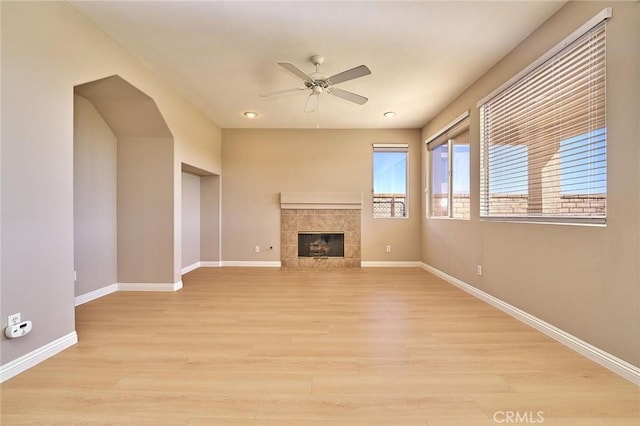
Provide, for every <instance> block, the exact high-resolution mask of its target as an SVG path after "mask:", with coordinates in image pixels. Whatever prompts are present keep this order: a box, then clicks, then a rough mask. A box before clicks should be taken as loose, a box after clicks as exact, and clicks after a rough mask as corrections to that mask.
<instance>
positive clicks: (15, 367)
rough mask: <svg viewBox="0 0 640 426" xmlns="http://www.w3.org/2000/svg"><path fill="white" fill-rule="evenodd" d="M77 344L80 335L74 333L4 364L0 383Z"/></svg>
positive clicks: (0, 368) (1, 368)
mask: <svg viewBox="0 0 640 426" xmlns="http://www.w3.org/2000/svg"><path fill="white" fill-rule="evenodd" d="M76 343H78V335H77V334H76V332H75V331H73V332H71V333H69V334H67V335H66V336H62V337H60V338H59V339H56V340H54V341H53V342H50V343H47V344H46V345H44V346H41V347H39V348H38V349H35V350H33V351H31V352H29V353H28V354H25V355H22V356H21V357H20V358H16V359H14V360H13V361H10V362H8V363H6V364H3V365H2V366H0V383H3V382H5V381H6V380H9V379H10V378H12V377H15V376H17V375H18V374H20V373H22V372H23V371H26V370H28V369H30V368H31V367H34V366H36V365H37V364H40V363H41V362H42V361H44V360H46V359H48V358H51V357H52V356H54V355H56V354H58V353H60V352H62V351H63V350H65V349H67V348H68V347H70V346H73V345H75V344H76Z"/></svg>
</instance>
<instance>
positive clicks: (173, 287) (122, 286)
mask: <svg viewBox="0 0 640 426" xmlns="http://www.w3.org/2000/svg"><path fill="white" fill-rule="evenodd" d="M181 288H182V281H178V282H177V283H173V284H172V283H118V291H178V290H180V289H181Z"/></svg>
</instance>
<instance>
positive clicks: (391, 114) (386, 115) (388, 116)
mask: <svg viewBox="0 0 640 426" xmlns="http://www.w3.org/2000/svg"><path fill="white" fill-rule="evenodd" d="M382 115H384V116H385V117H387V118H391V117H395V116H396V113H395V112H393V111H387V112H385V113H384V114H382Z"/></svg>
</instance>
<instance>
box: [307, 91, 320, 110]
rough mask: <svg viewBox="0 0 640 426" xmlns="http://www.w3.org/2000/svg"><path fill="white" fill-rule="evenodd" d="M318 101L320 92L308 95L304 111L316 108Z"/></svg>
mask: <svg viewBox="0 0 640 426" xmlns="http://www.w3.org/2000/svg"><path fill="white" fill-rule="evenodd" d="M319 103H320V94H319V93H312V94H310V95H309V98H308V99H307V105H306V106H305V107H304V112H314V111H315V110H317V109H318V104H319Z"/></svg>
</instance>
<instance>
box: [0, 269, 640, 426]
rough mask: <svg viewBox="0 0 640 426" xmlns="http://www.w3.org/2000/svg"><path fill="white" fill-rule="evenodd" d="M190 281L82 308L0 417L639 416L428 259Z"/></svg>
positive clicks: (568, 420)
mask: <svg viewBox="0 0 640 426" xmlns="http://www.w3.org/2000/svg"><path fill="white" fill-rule="evenodd" d="M183 282H184V288H183V289H182V290H181V291H179V292H176V293H142V292H141V293H133V292H121V293H114V294H111V295H109V296H106V297H103V298H101V299H99V300H95V301H93V302H90V303H87V304H84V305H82V306H80V307H78V308H77V331H78V336H79V340H80V341H79V343H78V344H77V345H75V346H74V347H72V348H69V349H67V350H66V351H64V352H62V353H61V354H59V355H57V356H55V357H53V358H51V359H49V360H47V361H45V362H43V363H42V364H40V365H38V366H36V367H34V368H33V369H31V370H29V371H27V372H24V373H22V374H20V375H18V376H16V377H15V378H13V379H11V380H9V381H7V382H5V383H4V384H3V385H2V387H1V390H2V395H1V397H2V417H1V420H2V422H1V423H2V425H19V424H29V425H34V424H38V425H39V424H64V425H68V424H122V425H129V424H136V425H146V424H149V425H182V424H189V425H191V424H203V425H238V424H240V425H318V424H326V425H376V424H388V425H398V426H402V425H461V426H462V425H464V426H475V425H496V424H509V423H508V422H507V420H508V419H509V417H507V416H512V417H510V419H511V420H519V423H520V424H525V423H529V424H531V423H538V424H540V423H542V424H544V425H571V426H574V425H634V426H638V425H639V424H640V388H638V387H637V386H635V385H633V384H632V383H630V382H628V381H626V380H624V379H622V378H620V377H618V376H616V375H615V374H613V373H611V372H609V371H607V370H605V369H604V368H602V367H600V366H598V365H597V364H595V363H593V362H591V361H589V360H587V359H586V358H584V357H582V356H581V355H578V354H576V353H575V352H573V351H571V350H569V349H567V348H565V347H564V346H562V345H560V344H559V343H556V342H555V341H553V340H551V339H549V338H547V337H546V336H544V335H542V334H541V333H539V332H537V331H535V330H533V329H531V328H529V327H527V326H526V325H523V324H522V323H520V322H518V321H516V320H515V319H512V318H511V317H508V316H507V315H505V314H503V313H501V312H500V311H498V310H496V309H494V308H493V307H491V306H489V305H487V304H485V303H483V302H481V301H479V300H477V299H475V298H473V297H472V296H469V295H467V294H466V293H464V292H462V291H460V290H458V289H457V288H455V287H453V286H451V285H449V284H447V283H445V282H443V281H442V280H440V279H439V278H436V277H434V276H433V275H431V274H429V273H427V272H425V271H423V270H421V269H417V268H415V269H377V268H376V269H362V270H351V271H340V272H338V271H333V272H304V271H293V270H289V271H287V270H277V269H262V268H260V269H257V268H251V269H248V268H247V269H245V268H202V269H199V270H196V271H194V272H191V273H190V274H188V275H186V276H184V277H183ZM510 413H511V414H510ZM516 416H519V417H516ZM510 424H513V421H512V422H511V423H510Z"/></svg>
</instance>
